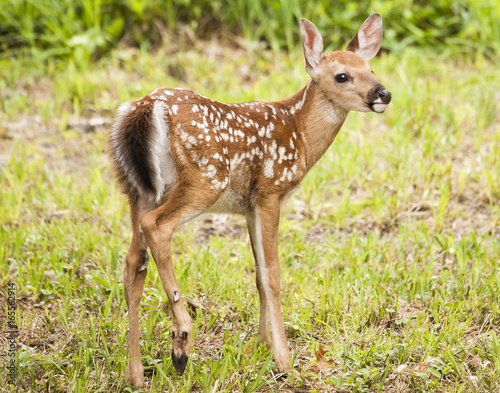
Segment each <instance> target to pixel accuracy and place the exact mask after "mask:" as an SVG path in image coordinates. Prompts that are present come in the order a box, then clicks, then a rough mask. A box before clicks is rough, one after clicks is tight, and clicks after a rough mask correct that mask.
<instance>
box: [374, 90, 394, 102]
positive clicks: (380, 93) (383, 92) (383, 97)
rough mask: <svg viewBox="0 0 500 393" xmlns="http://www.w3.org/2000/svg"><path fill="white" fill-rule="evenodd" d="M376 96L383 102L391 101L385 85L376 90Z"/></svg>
mask: <svg viewBox="0 0 500 393" xmlns="http://www.w3.org/2000/svg"><path fill="white" fill-rule="evenodd" d="M377 97H378V98H380V100H381V101H382V102H383V103H384V104H388V103H389V102H391V92H390V91H389V90H387V89H386V88H385V87H384V88H382V90H379V91H378V92H377Z"/></svg>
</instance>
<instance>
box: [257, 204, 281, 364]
mask: <svg viewBox="0 0 500 393" xmlns="http://www.w3.org/2000/svg"><path fill="white" fill-rule="evenodd" d="M280 205H281V203H280V200H279V198H270V197H268V198H266V199H263V198H260V200H258V201H257V206H256V207H255V209H254V212H253V215H252V218H251V220H249V221H252V220H253V222H254V225H253V227H254V229H253V232H254V234H253V236H252V238H254V240H255V241H254V240H252V242H253V244H254V249H255V254H256V261H257V264H258V265H259V269H258V271H259V272H260V285H261V286H262V288H263V292H264V298H265V301H266V303H267V307H264V308H265V309H267V311H268V315H269V319H270V321H271V333H272V342H273V351H274V359H275V361H276V365H277V366H278V368H279V369H280V370H282V371H285V372H288V371H290V352H289V350H288V345H287V343H286V337H285V329H284V326H283V317H282V313H281V303H280V292H281V284H280V265H279V260H278V229H279V219H280V209H279V206H280ZM250 228H251V230H252V225H251V226H250ZM261 299H262V297H261ZM261 310H262V306H261ZM260 321H261V323H262V322H263V319H262V315H261V320H260ZM265 323H266V322H265ZM266 326H267V324H266ZM261 329H264V334H266V333H265V327H264V328H261Z"/></svg>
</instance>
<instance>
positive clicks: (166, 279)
mask: <svg viewBox="0 0 500 393" xmlns="http://www.w3.org/2000/svg"><path fill="white" fill-rule="evenodd" d="M219 195H220V191H215V190H213V189H209V190H207V189H201V190H200V189H195V188H194V187H185V186H183V185H181V184H177V185H176V186H175V188H174V190H173V191H172V194H171V196H170V198H169V199H168V200H167V201H166V202H165V203H164V204H163V205H162V206H160V207H159V208H157V209H155V210H153V211H151V212H149V213H147V214H145V215H144V217H143V219H142V221H141V226H142V228H143V231H144V235H145V236H146V239H147V242H148V245H149V247H150V249H151V254H152V255H153V259H154V261H155V263H156V265H157V267H158V273H159V275H160V278H161V281H162V284H163V288H164V289H165V292H166V293H167V296H168V299H169V302H170V306H171V308H172V363H173V365H174V368H175V370H176V371H177V374H179V375H182V374H183V373H184V369H185V368H186V364H187V360H188V357H189V353H190V351H191V346H192V337H191V334H192V325H191V317H190V316H189V314H188V312H187V311H186V307H185V306H184V303H183V301H182V298H181V292H180V289H179V285H178V284H177V280H176V278H175V274H174V268H173V265H172V257H171V240H172V235H173V232H174V230H175V228H177V226H178V225H179V224H181V223H183V222H186V221H189V220H190V219H192V218H194V217H196V216H198V215H199V214H201V213H202V212H203V211H204V210H206V209H207V208H208V207H209V206H210V205H212V204H213V203H214V202H215V201H216V200H217V198H218V197H219Z"/></svg>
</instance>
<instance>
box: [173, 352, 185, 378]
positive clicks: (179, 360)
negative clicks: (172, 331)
mask: <svg viewBox="0 0 500 393" xmlns="http://www.w3.org/2000/svg"><path fill="white" fill-rule="evenodd" d="M187 362H188V356H187V355H186V352H185V351H182V355H181V356H180V357H177V356H175V353H174V350H172V363H173V365H174V368H175V371H176V372H177V375H182V374H184V370H185V369H186V364H187Z"/></svg>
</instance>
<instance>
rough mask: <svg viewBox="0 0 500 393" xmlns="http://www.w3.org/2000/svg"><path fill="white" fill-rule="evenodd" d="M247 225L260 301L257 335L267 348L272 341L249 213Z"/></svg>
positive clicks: (253, 223) (253, 227)
mask: <svg viewBox="0 0 500 393" xmlns="http://www.w3.org/2000/svg"><path fill="white" fill-rule="evenodd" d="M247 226H248V233H249V235H250V243H251V244H252V252H253V257H254V259H255V281H256V284H257V290H258V291H259V303H260V316H259V335H260V339H261V341H262V343H263V344H265V345H266V346H267V348H268V349H272V347H273V342H272V339H271V332H270V331H269V311H268V309H267V298H266V291H265V289H264V285H263V283H262V270H261V268H260V263H259V262H258V255H257V248H256V247H257V239H256V236H257V235H256V228H255V217H254V215H250V216H248V217H247Z"/></svg>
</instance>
